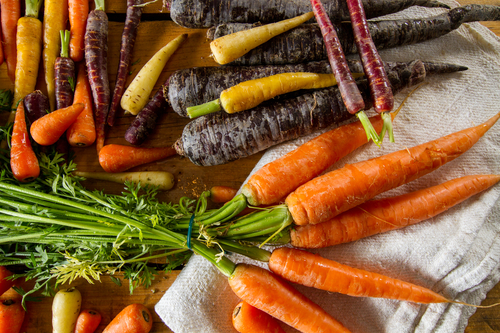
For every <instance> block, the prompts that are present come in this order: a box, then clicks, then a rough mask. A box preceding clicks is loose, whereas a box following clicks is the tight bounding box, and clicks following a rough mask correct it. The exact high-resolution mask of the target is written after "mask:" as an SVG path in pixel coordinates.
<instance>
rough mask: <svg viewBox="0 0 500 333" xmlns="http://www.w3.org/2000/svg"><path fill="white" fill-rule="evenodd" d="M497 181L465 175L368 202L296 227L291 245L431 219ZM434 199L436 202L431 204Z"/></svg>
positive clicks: (346, 238)
mask: <svg viewBox="0 0 500 333" xmlns="http://www.w3.org/2000/svg"><path fill="white" fill-rule="evenodd" d="M498 181H500V176H499V175H477V176H465V177H461V178H457V179H453V180H450V181H447V182H445V183H443V184H439V185H436V186H433V187H430V188H426V189H422V190H419V191H415V192H412V193H407V194H403V195H400V196H396V197H391V198H384V199H380V200H371V201H367V202H365V203H363V204H361V205H359V206H356V207H354V208H351V209H350V210H348V211H346V212H344V213H341V214H339V215H337V216H335V217H334V218H333V219H331V220H329V221H326V222H323V223H318V224H309V225H304V226H297V227H295V228H294V229H293V230H291V232H290V236H291V241H290V244H292V245H293V246H295V247H301V248H322V247H327V246H332V245H337V244H342V243H347V242H353V241H356V240H358V239H361V238H364V237H369V236H372V235H375V234H379V233H382V232H386V231H389V230H394V229H399V228H403V227H406V226H408V225H412V224H416V223H419V222H421V221H424V220H427V219H430V218H431V217H434V216H436V215H438V214H440V213H442V212H444V211H445V210H447V209H449V208H451V207H453V206H455V205H457V204H459V203H461V202H462V201H464V200H466V199H468V198H470V197H471V196H473V195H475V194H477V193H479V192H481V191H484V190H486V189H487V188H489V187H491V186H493V185H494V184H496V183H497V182H498ZM437 202H439V205H435V204H431V203H437Z"/></svg>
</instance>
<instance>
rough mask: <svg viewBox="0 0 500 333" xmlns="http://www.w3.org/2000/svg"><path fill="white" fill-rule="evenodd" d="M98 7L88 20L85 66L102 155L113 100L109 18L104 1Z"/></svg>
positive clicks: (97, 143) (97, 145) (97, 139)
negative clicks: (110, 74) (107, 120)
mask: <svg viewBox="0 0 500 333" xmlns="http://www.w3.org/2000/svg"><path fill="white" fill-rule="evenodd" d="M95 4H96V7H95V9H94V10H92V11H91V12H90V14H89V15H88V18H87V26H86V31H85V63H86V65H87V70H88V77H89V82H90V88H91V90H92V98H93V100H94V107H95V111H94V114H95V118H94V121H95V127H96V148H97V153H99V151H100V150H101V148H102V147H103V146H104V139H105V137H106V118H107V116H108V110H109V102H110V98H111V97H110V91H109V78H108V16H107V14H106V12H105V11H104V9H105V8H104V0H96V1H95Z"/></svg>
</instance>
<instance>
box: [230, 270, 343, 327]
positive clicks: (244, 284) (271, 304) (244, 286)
mask: <svg viewBox="0 0 500 333" xmlns="http://www.w3.org/2000/svg"><path fill="white" fill-rule="evenodd" d="M228 282H229V285H230V287H231V289H232V290H233V291H234V293H235V294H236V295H237V296H238V297H239V298H240V299H241V300H243V301H245V302H247V303H248V304H250V305H252V306H254V307H256V308H257V309H260V310H262V311H264V312H266V313H268V314H269V315H271V316H273V317H275V318H277V319H279V320H281V321H282V322H284V323H286V324H288V325H290V326H292V327H294V328H296V329H298V330H299V331H301V332H331V333H334V332H349V330H348V329H347V328H346V327H344V325H342V324H341V323H340V322H338V321H337V320H336V319H334V318H333V317H332V316H331V315H329V314H328V313H327V312H326V311H325V310H323V309H322V308H321V307H320V306H318V305H317V304H316V303H314V302H312V301H311V300H310V299H308V298H307V297H305V296H304V295H303V294H302V293H300V292H299V291H298V290H297V289H295V288H293V287H292V286H291V285H290V284H288V283H287V282H285V281H284V280H283V279H281V278H279V277H278V276H277V275H275V274H274V273H272V272H269V271H268V270H266V269H264V268H261V267H258V266H255V265H249V264H238V265H237V266H236V268H235V269H234V271H233V273H232V274H231V276H230V277H229V279H228Z"/></svg>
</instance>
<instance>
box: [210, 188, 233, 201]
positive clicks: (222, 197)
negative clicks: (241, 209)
mask: <svg viewBox="0 0 500 333" xmlns="http://www.w3.org/2000/svg"><path fill="white" fill-rule="evenodd" d="M236 193H238V190H237V189H235V188H232V187H229V186H222V185H217V186H212V187H211V188H210V200H212V202H215V203H225V202H228V201H230V200H231V199H232V198H234V196H235V195H236Z"/></svg>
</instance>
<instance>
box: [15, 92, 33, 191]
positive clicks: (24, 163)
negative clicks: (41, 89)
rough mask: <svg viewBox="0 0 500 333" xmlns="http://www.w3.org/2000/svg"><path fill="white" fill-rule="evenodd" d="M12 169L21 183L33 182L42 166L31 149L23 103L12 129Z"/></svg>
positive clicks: (19, 106) (18, 107) (17, 112)
mask: <svg viewBox="0 0 500 333" xmlns="http://www.w3.org/2000/svg"><path fill="white" fill-rule="evenodd" d="M10 168H11V169H12V173H13V174H14V177H15V178H16V179H17V180H19V181H20V182H29V181H32V180H34V179H36V178H37V177H38V176H39V175H40V166H39V165H38V158H37V157H36V155H35V152H34V151H33V148H32V147H31V142H30V137H29V133H28V128H27V126H26V115H25V112H24V103H23V102H22V101H21V102H20V103H19V105H18V106H17V111H16V118H15V120H14V128H13V129H12V137H11V148H10Z"/></svg>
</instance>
